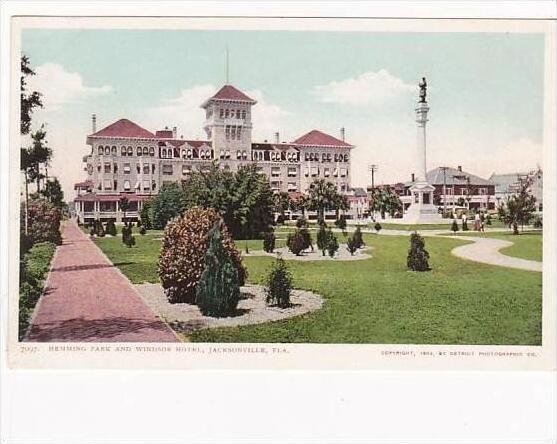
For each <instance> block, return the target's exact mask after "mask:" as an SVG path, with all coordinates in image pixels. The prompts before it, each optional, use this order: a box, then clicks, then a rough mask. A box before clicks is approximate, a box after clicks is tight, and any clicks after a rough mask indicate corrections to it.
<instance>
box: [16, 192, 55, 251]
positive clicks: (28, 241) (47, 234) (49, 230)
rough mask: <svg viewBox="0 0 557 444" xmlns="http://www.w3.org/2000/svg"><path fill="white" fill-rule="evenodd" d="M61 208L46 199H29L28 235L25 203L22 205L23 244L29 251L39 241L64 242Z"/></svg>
mask: <svg viewBox="0 0 557 444" xmlns="http://www.w3.org/2000/svg"><path fill="white" fill-rule="evenodd" d="M61 219H62V214H61V212H60V210H59V209H58V208H57V207H56V206H54V205H53V204H51V203H50V202H48V201H47V200H45V199H29V201H28V203H27V236H26V235H25V204H22V205H21V219H20V224H21V228H20V233H21V238H22V246H24V247H25V248H24V249H23V250H22V252H25V251H27V250H28V249H29V248H30V247H31V246H32V245H33V244H35V243H37V242H52V243H53V244H55V245H60V244H61V243H62V236H61V234H60V220H61Z"/></svg>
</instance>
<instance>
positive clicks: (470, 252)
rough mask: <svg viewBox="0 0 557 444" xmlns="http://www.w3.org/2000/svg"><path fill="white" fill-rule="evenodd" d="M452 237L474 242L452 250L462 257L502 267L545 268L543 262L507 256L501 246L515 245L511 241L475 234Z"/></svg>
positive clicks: (534, 269)
mask: <svg viewBox="0 0 557 444" xmlns="http://www.w3.org/2000/svg"><path fill="white" fill-rule="evenodd" d="M450 239H462V240H467V241H473V242H474V243H471V244H466V245H461V246H460V247H456V248H453V249H452V250H451V253H452V254H454V255H455V256H457V257H460V258H462V259H468V260H471V261H475V262H481V263H484V264H490V265H499V266H501V267H509V268H516V269H519V270H528V271H538V272H541V271H542V269H543V263H542V262H538V261H531V260H528V259H521V258H518V257H512V256H507V255H505V254H502V253H500V252H499V250H500V249H501V248H505V247H510V246H511V245H514V244H513V243H512V242H510V241H505V240H501V239H494V238H488V237H473V236H451V237H450Z"/></svg>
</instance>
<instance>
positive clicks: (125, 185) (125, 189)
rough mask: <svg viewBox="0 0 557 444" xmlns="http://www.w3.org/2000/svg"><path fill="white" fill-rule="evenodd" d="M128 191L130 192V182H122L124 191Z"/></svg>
mask: <svg viewBox="0 0 557 444" xmlns="http://www.w3.org/2000/svg"><path fill="white" fill-rule="evenodd" d="M129 190H130V181H129V180H124V191H129Z"/></svg>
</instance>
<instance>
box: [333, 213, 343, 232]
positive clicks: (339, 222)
mask: <svg viewBox="0 0 557 444" xmlns="http://www.w3.org/2000/svg"><path fill="white" fill-rule="evenodd" d="M335 226H336V227H337V228H339V229H340V230H342V231H344V230H346V216H345V215H340V216H339V218H338V219H337V220H335Z"/></svg>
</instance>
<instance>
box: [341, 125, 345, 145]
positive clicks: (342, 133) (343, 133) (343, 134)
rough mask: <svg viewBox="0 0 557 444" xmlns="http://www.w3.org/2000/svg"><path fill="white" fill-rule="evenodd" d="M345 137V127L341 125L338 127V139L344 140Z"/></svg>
mask: <svg viewBox="0 0 557 444" xmlns="http://www.w3.org/2000/svg"><path fill="white" fill-rule="evenodd" d="M345 139H346V129H345V128H344V127H342V128H341V129H340V140H342V141H343V142H344V141H345Z"/></svg>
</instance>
